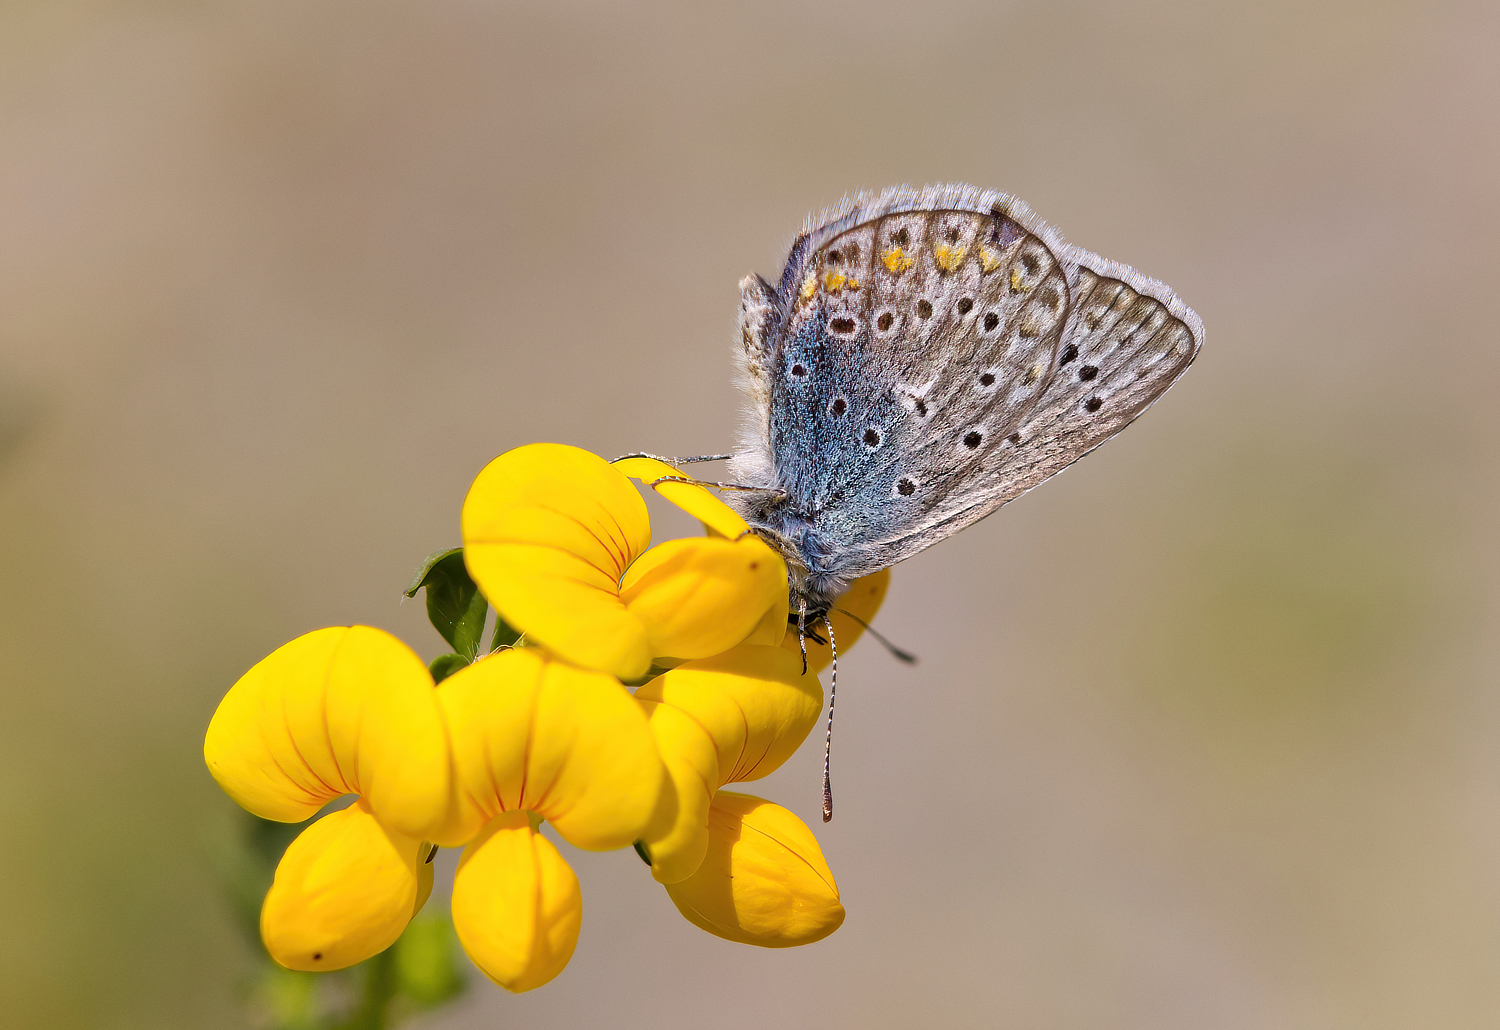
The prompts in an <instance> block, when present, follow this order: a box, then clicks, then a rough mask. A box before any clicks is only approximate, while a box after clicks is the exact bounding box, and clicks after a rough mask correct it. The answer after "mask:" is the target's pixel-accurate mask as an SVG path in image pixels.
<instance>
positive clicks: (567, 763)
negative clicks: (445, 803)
mask: <svg viewBox="0 0 1500 1030" xmlns="http://www.w3.org/2000/svg"><path fill="white" fill-rule="evenodd" d="M437 696H438V701H439V703H440V705H441V706H442V709H443V712H444V714H445V715H446V716H447V720H448V725H449V727H450V732H451V733H452V739H453V764H454V777H455V781H454V785H455V788H456V792H457V794H458V798H459V802H458V804H459V811H458V812H457V817H456V819H455V820H454V822H452V823H451V824H450V825H449V826H448V827H446V828H445V829H444V830H442V831H441V832H439V833H438V834H436V835H434V836H432V837H430V839H432V840H436V841H438V843H440V844H460V843H463V842H464V841H466V840H468V839H469V838H471V837H472V836H473V835H474V834H475V833H477V832H478V831H479V829H480V827H482V826H483V825H484V824H485V823H487V822H489V821H490V820H491V819H493V818H494V817H495V816H497V815H499V814H500V813H502V812H511V811H524V810H531V811H535V812H537V813H538V814H540V815H541V816H543V817H544V818H546V820H547V821H548V822H550V823H551V824H552V825H553V826H554V827H556V828H557V832H558V833H559V834H561V835H562V836H563V837H564V838H565V839H566V840H567V841H568V842H569V843H571V844H575V845H577V846H578V847H580V848H587V849H590V850H593V851H604V850H608V849H610V848H619V847H624V846H625V845H627V844H629V843H631V842H632V841H634V840H637V839H639V838H640V836H641V834H642V833H643V832H644V831H645V829H646V827H647V825H648V824H649V823H650V821H651V817H652V813H653V811H654V809H655V807H656V804H657V798H658V795H659V793H660V791H661V780H662V767H661V759H660V758H659V757H658V755H657V751H656V744H655V741H654V739H653V737H652V734H651V727H650V726H649V725H648V724H647V722H646V717H645V715H644V713H642V712H641V709H640V706H639V705H637V704H636V703H635V702H634V700H633V699H632V698H631V696H630V693H629V692H628V691H627V690H626V689H625V688H624V687H622V686H621V685H620V683H619V681H618V680H616V679H614V678H613V677H611V676H606V675H604V674H603V673H599V672H593V671H591V670H588V669H580V668H578V667H577V666H574V665H569V664H568V663H566V662H564V661H561V660H560V659H558V658H556V657H555V656H553V655H550V654H548V653H547V652H546V651H545V650H543V649H541V648H519V649H515V650H510V651H503V652H501V653H499V654H495V655H491V656H490V657H488V658H485V659H482V660H480V661H478V662H476V663H475V664H473V665H470V666H468V667H466V668H463V669H460V670H459V671H458V672H456V673H454V674H453V675H452V676H449V677H448V678H447V679H445V680H444V681H443V682H442V685H441V686H439V687H438V690H437Z"/></svg>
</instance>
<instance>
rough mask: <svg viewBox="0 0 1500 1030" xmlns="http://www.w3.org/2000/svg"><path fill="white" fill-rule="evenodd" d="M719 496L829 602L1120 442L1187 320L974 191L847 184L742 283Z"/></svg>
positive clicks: (1137, 282) (1185, 336)
mask: <svg viewBox="0 0 1500 1030" xmlns="http://www.w3.org/2000/svg"><path fill="white" fill-rule="evenodd" d="M741 292H742V300H741V310H740V336H741V339H740V347H739V352H738V358H739V364H740V370H741V376H742V380H743V385H744V386H745V388H746V390H747V393H748V394H749V396H750V399H751V406H750V411H749V413H748V417H747V424H746V431H745V439H744V442H743V445H742V447H741V448H740V450H739V452H738V453H737V454H736V455H735V457H734V458H733V459H732V460H731V463H730V472H731V475H732V476H733V478H734V479H735V480H736V481H737V482H739V483H742V484H745V485H747V486H750V487H753V488H755V489H751V490H748V491H743V492H740V493H738V494H734V495H731V496H730V498H729V499H730V500H731V502H732V503H734V504H735V505H736V506H737V507H738V509H739V510H740V513H741V514H742V515H743V516H744V517H745V519H746V521H747V522H748V523H749V524H750V525H751V526H752V527H754V528H755V529H756V530H757V531H759V532H760V533H761V534H762V535H763V536H765V537H766V538H767V539H768V540H770V541H772V542H773V543H775V544H776V545H777V546H778V547H779V549H780V550H781V551H782V552H783V554H785V556H786V557H787V558H788V560H789V564H790V565H791V567H792V572H793V577H794V589H795V591H796V592H797V594H798V595H800V597H801V598H802V599H804V600H805V601H806V602H807V603H808V606H809V609H810V610H812V611H823V610H826V609H827V608H828V607H830V606H831V605H832V603H833V601H834V599H835V598H836V597H837V596H838V595H839V594H840V593H841V592H842V591H843V590H844V589H845V588H846V587H847V586H848V584H849V583H850V582H851V581H853V580H854V579H856V578H858V577H860V576H865V575H869V574H871V573H873V572H877V571H879V570H880V569H883V568H886V567H888V566H890V565H893V564H895V563H896V562H898V561H901V560H902V559H904V558H907V557H910V556H911V555H913V554H916V553H917V552H918V551H920V550H922V549H924V548H925V547H928V546H930V545H931V544H933V543H936V542H937V541H938V540H941V539H943V538H944V537H946V536H949V535H951V534H952V533H955V532H957V531H958V530H959V529H962V528H963V527H965V526H967V525H969V524H971V523H973V522H975V521H978V520H979V519H981V518H983V517H985V516H986V515H988V514H990V513H991V512H992V511H994V510H995V509H996V508H998V507H1000V506H1001V505H1002V504H1004V503H1006V502H1007V501H1009V500H1012V499H1014V498H1015V497H1017V496H1019V495H1020V494H1022V493H1024V492H1025V491H1026V490H1029V489H1030V488H1031V487H1033V486H1035V485H1037V484H1038V483H1040V482H1042V481H1043V480H1045V479H1047V478H1049V477H1050V476H1052V475H1053V474H1055V473H1057V472H1059V471H1061V470H1062V469H1063V468H1065V467H1066V466H1067V465H1069V464H1071V463H1072V462H1073V461H1075V460H1077V459H1078V458H1080V457H1082V456H1083V455H1084V454H1086V453H1088V452H1089V451H1090V450H1092V449H1093V448H1094V447H1096V446H1098V445H1099V444H1100V443H1103V442H1104V441H1105V440H1107V439H1108V438H1109V437H1111V436H1113V435H1114V434H1115V433H1118V432H1119V431H1120V430H1121V429H1123V428H1124V427H1125V426H1126V425H1128V424H1129V422H1130V421H1132V420H1133V419H1134V418H1135V417H1136V416H1137V415H1139V414H1140V413H1141V412H1142V411H1144V410H1145V409H1146V408H1147V407H1149V406H1150V405H1151V404H1152V403H1153V402H1154V401H1155V400H1156V399H1157V398H1158V397H1160V396H1161V394H1162V393H1164V392H1165V391H1166V389H1167V388H1168V387H1169V386H1171V384H1172V383H1173V382H1175V381H1176V379H1177V377H1178V376H1180V375H1181V374H1182V372H1183V371H1185V370H1186V369H1187V366H1188V365H1189V364H1190V363H1191V362H1192V360H1193V358H1194V356H1195V355H1196V354H1197V351H1198V348H1199V346H1200V345H1201V343H1202V339H1203V324H1202V322H1201V320H1200V319H1199V318H1198V316H1197V315H1196V314H1194V313H1193V312H1192V310H1191V309H1189V308H1188V307H1186V305H1184V304H1182V302H1181V301H1179V300H1178V299H1177V296H1176V295H1175V294H1174V293H1173V292H1172V291H1171V290H1170V289H1168V288H1167V287H1166V286H1165V285H1164V284H1162V283H1160V282H1157V281H1156V280H1154V279H1150V278H1148V277H1146V276H1143V275H1141V274H1140V273H1138V272H1136V271H1134V270H1133V269H1130V268H1127V267H1125V266H1123V265H1120V264H1117V263H1115V262H1112V261H1108V260H1106V259H1104V258H1100V257H1099V256H1097V255H1095V254H1092V253H1089V252H1087V251H1084V250H1081V249H1079V248H1076V247H1072V246H1069V245H1067V244H1065V243H1063V241H1062V239H1061V237H1060V236H1059V235H1058V234H1057V233H1056V231H1055V230H1053V229H1051V228H1050V227H1048V226H1047V225H1045V224H1044V223H1043V222H1042V221H1041V220H1040V219H1038V218H1037V217H1036V216H1035V215H1034V214H1032V213H1031V211H1030V209H1029V208H1027V207H1026V205H1025V204H1023V203H1022V202H1020V201H1019V200H1017V199H1015V198H1013V197H1010V196H1008V195H1006V194H1003V193H998V192H994V191H984V190H977V189H974V188H973V187H969V186H934V187H927V188H925V189H923V190H920V191H917V190H912V189H909V188H906V187H896V188H893V189H889V190H885V191H883V192H881V193H879V194H862V195H859V196H856V197H854V198H852V199H850V200H847V201H846V202H845V203H844V204H843V205H842V206H841V207H840V208H839V209H837V210H835V211H834V212H831V213H830V214H829V215H827V216H825V217H824V218H823V219H821V220H819V221H818V222H817V223H815V224H810V225H809V227H808V228H807V229H806V230H805V231H804V232H803V233H802V234H801V235H800V236H799V237H798V238H797V240H796V241H795V242H794V243H793V246H792V249H791V253H790V254H789V256H788V259H787V263H786V267H785V269H784V271H783V273H782V275H781V279H780V281H779V282H778V283H777V284H776V285H775V286H772V285H771V284H770V283H767V282H766V281H765V280H763V279H761V278H760V277H758V276H749V277H747V278H746V279H745V280H744V281H743V282H742V283H741Z"/></svg>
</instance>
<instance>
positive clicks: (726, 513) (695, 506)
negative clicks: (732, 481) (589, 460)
mask: <svg viewBox="0 0 1500 1030" xmlns="http://www.w3.org/2000/svg"><path fill="white" fill-rule="evenodd" d="M614 467H615V468H617V469H619V470H620V471H621V472H623V473H624V474H625V475H627V476H629V477H630V478H631V479H638V480H640V481H641V482H642V483H645V484H647V485H650V484H651V483H653V482H655V481H656V480H658V479H661V478H662V477H663V476H677V477H682V478H687V479H693V478H696V477H694V476H692V475H690V474H688V473H686V472H683V471H681V470H679V469H676V468H673V467H672V466H671V465H668V464H667V463H666V462H664V461H657V460H656V459H655V458H621V459H620V460H618V461H616V462H614ZM652 489H653V490H655V491H656V492H657V493H659V494H661V495H662V496H663V497H665V498H666V499H667V500H669V501H671V502H672V503H673V504H675V505H677V507H679V508H681V509H682V510H683V511H685V512H687V513H688V514H689V515H691V516H692V517H693V518H695V519H697V520H698V521H699V522H701V523H703V524H704V525H705V526H706V527H708V528H709V529H710V530H712V531H713V532H715V533H718V534H719V535H720V536H723V537H728V538H729V539H730V540H733V539H734V538H735V537H737V536H739V535H740V534H741V533H743V532H745V531H746V530H747V529H749V528H750V525H749V523H747V522H746V521H745V520H744V519H742V518H740V516H739V514H738V513H737V512H736V511H735V510H734V509H733V508H731V507H729V505H727V504H725V503H724V502H723V501H722V500H720V499H719V498H718V497H716V496H714V495H713V494H712V493H710V492H709V490H708V489H707V488H705V487H701V486H694V485H693V484H692V483H657V484H656V485H655V486H654V487H652Z"/></svg>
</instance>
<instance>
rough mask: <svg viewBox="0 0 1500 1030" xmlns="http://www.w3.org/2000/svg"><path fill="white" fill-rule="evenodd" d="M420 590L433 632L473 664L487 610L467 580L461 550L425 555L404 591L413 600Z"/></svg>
mask: <svg viewBox="0 0 1500 1030" xmlns="http://www.w3.org/2000/svg"><path fill="white" fill-rule="evenodd" d="M423 587H426V588H427V618H428V619H429V620H431V622H432V625H433V628H434V629H436V630H437V631H438V632H439V633H441V634H442V635H443V639H444V640H446V641H448V643H449V645H450V646H452V648H453V650H454V651H457V652H458V653H459V654H460V655H462V656H463V657H464V658H465V659H466V660H467V661H470V662H472V661H473V660H474V659H475V657H476V656H477V655H478V654H479V641H480V639H481V638H482V637H483V636H484V618H485V616H486V615H487V614H488V613H489V607H490V606H489V604H488V603H487V602H486V601H485V599H484V595H483V594H481V593H480V592H479V587H477V586H476V585H475V584H474V580H472V579H471V578H469V570H468V569H466V568H465V567H464V549H463V548H462V547H452V548H449V549H448V550H446V551H436V552H434V553H433V554H430V555H428V556H427V560H426V561H424V562H423V563H422V565H421V567H420V568H419V569H417V574H416V576H414V577H413V578H412V581H411V585H410V586H408V587H407V588H406V596H407V597H415V596H416V593H417V591H418V590H421V589H422V588H423ZM449 671H450V672H452V671H453V670H451V669H450V670H449Z"/></svg>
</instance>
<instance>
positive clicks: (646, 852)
mask: <svg viewBox="0 0 1500 1030" xmlns="http://www.w3.org/2000/svg"><path fill="white" fill-rule="evenodd" d="M635 853H636V854H637V855H640V856H641V861H642V862H645V863H646V864H647V865H650V864H651V850H650V849H649V848H647V847H646V842H645V841H643V840H638V841H636V842H635Z"/></svg>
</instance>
